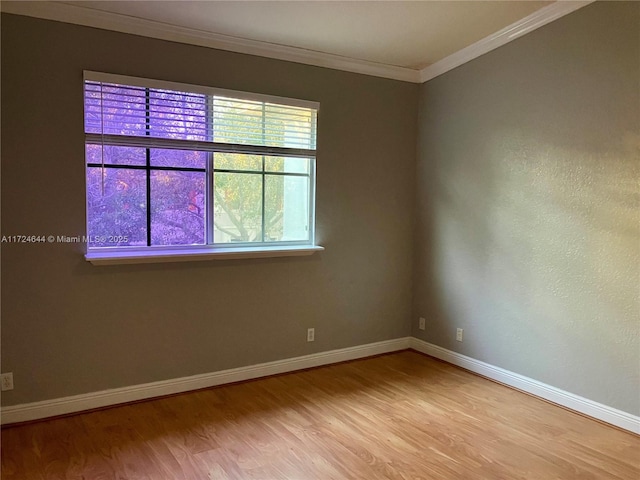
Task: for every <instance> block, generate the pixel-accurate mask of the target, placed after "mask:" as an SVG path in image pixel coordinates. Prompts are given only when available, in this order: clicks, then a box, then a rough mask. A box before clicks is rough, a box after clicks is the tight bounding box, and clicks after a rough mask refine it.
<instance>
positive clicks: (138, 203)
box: [87, 167, 147, 247]
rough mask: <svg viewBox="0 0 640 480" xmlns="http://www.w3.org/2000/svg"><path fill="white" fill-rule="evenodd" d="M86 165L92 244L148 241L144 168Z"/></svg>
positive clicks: (137, 243) (126, 243)
mask: <svg viewBox="0 0 640 480" xmlns="http://www.w3.org/2000/svg"><path fill="white" fill-rule="evenodd" d="M102 172H103V169H102V168H100V167H89V168H87V223H88V226H87V232H88V235H89V236H90V239H89V242H88V246H89V247H114V246H120V245H122V246H124V245H128V246H136V245H143V246H144V245H146V244H147V206H146V201H147V200H146V199H147V193H146V190H147V185H146V174H145V172H144V171H142V170H131V169H127V168H105V169H104V193H103V191H102V190H103V187H102Z"/></svg>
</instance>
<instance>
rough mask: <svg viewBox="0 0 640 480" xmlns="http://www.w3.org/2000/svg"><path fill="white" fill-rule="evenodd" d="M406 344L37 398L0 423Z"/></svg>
mask: <svg viewBox="0 0 640 480" xmlns="http://www.w3.org/2000/svg"><path fill="white" fill-rule="evenodd" d="M407 348H409V337H404V338H396V339H394V340H385V341H382V342H376V343H369V344H367V345H358V346H355V347H348V348H341V349H338V350H330V351H328V352H320V353H313V354H311V355H304V356H301V357H294V358H289V359H285V360H277V361H275V362H267V363H261V364H258V365H250V366H246V367H240V368H232V369H229V370H222V371H219V372H213V373H205V374H202V375H193V376H191V377H183V378H175V379H172V380H164V381H160V382H152V383H145V384H142V385H134V386H131V387H123V388H114V389H111V390H103V391H100V392H93V393H85V394H81V395H74V396H72V397H64V398H56V399H52V400H44V401H41V402H33V403H24V404H21V405H12V406H9V407H3V408H2V409H1V410H0V423H1V424H2V425H7V424H10V423H17V422H27V421H31V420H39V419H42V418H47V417H53V416H57V415H65V414H69V413H75V412H81V411H84V410H91V409H94V408H101V407H108V406H112V405H117V404H120V403H127V402H134V401H138V400H145V399H149V398H154V397H160V396H164V395H171V394H175V393H182V392H188V391H191V390H197V389H200V388H208V387H214V386H217V385H224V384H227V383H234V382H241V381H245V380H252V379H255V378H260V377H266V376H269V375H276V374H279V373H287V372H294V371H296V370H302V369H305V368H312V367H319V366H322V365H329V364H332V363H338V362H344V361H347V360H355V359H358V358H363V357H370V356H372V355H380V354H383V353H390V352H397V351H400V350H406V349H407Z"/></svg>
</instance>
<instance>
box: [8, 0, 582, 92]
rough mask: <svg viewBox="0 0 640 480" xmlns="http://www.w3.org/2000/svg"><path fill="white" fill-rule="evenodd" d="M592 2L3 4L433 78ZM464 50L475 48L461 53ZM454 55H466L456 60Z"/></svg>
mask: <svg viewBox="0 0 640 480" xmlns="http://www.w3.org/2000/svg"><path fill="white" fill-rule="evenodd" d="M586 3H589V2H588V1H578V2H551V1H532V0H530V1H515V0H509V1H486V0H475V1H340V0H338V1H143V0H134V1H66V2H11V1H2V2H1V3H0V8H1V9H2V11H7V12H10V13H18V14H23V15H31V16H38V17H43V18H51V19H54V20H60V21H68V22H70V23H80V24H84V25H90V26H96V27H99V28H108V29H113V30H118V31H126V32H128V33H137V34H141V35H147V36H154V37H158V38H165V39H170V40H176V41H183V42H185V43H196V44H200V45H205V44H206V45H207V46H213V47H215V48H226V49H228V50H234V51H242V52H244V53H254V54H258V55H264V56H272V57H274V58H283V59H289V60H293V61H300V62H302V63H311V64H314V65H322V66H330V67H333V68H341V69H344V70H350V71H361V73H369V74H373V75H379V76H386V77H390V78H399V79H404V80H410V81H420V80H424V79H425V75H424V74H423V75H422V76H421V75H420V71H421V70H428V69H429V68H430V67H435V68H434V69H433V70H434V72H435V73H436V74H439V73H442V72H440V70H442V68H440V67H441V66H442V67H446V69H450V68H454V67H455V66H457V65H459V64H461V63H464V61H468V60H469V59H470V58H475V56H478V55H479V54H482V53H486V51H489V50H491V49H493V48H496V47H497V46H499V45H502V44H504V43H506V42H507V41H510V40H511V39H513V38H514V37H517V36H520V35H521V34H524V33H528V31H530V30H532V29H534V28H537V27H538V26H540V25H542V24H545V23H548V22H549V21H552V20H554V19H555V18H558V17H559V16H562V15H564V14H566V13H569V12H570V11H573V10H575V9H577V8H580V7H581V6H583V5H584V4H586ZM163 31H164V32H163ZM514 32H515V33H514ZM497 40H499V41H497ZM479 47H483V48H479ZM461 51H462V52H467V53H466V54H465V55H464V56H461V55H460V54H459V53H460V52H461ZM456 52H458V54H456ZM470 54H472V55H471V56H470ZM456 55H457V56H458V57H460V58H458V59H456ZM463 57H464V58H463ZM466 57H469V58H466ZM452 59H456V61H455V62H452V61H451V60H452ZM454 63H455V65H454ZM350 64H351V65H352V66H353V68H350ZM445 64H446V65H445ZM367 69H368V70H370V71H367ZM446 69H445V71H446ZM423 73H424V72H423ZM414 74H415V75H414ZM431 76H435V75H431ZM429 77H430V75H427V78H429Z"/></svg>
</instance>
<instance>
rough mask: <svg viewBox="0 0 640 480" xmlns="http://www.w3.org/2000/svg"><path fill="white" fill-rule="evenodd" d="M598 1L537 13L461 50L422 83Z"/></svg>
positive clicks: (426, 71)
mask: <svg viewBox="0 0 640 480" xmlns="http://www.w3.org/2000/svg"><path fill="white" fill-rule="evenodd" d="M594 1H595V0H559V1H557V2H555V3H552V4H551V5H547V6H546V7H543V8H541V9H540V10H538V11H536V12H533V13H532V14H531V15H528V16H526V17H524V18H523V19H521V20H518V21H517V22H515V23H512V24H511V25H509V26H508V27H505V28H503V29H502V30H499V31H497V32H496V33H494V34H493V35H489V36H488V37H485V38H483V39H482V40H479V41H477V42H476V43H473V44H471V45H469V46H468V47H465V48H463V49H462V50H458V51H457V52H456V53H453V54H451V55H449V56H448V57H445V58H443V59H442V60H439V61H437V62H436V63H434V64H431V65H429V66H427V67H425V68H423V69H422V70H421V71H420V83H424V82H426V81H428V80H431V79H432V78H435V77H437V76H439V75H442V74H443V73H445V72H448V71H449V70H453V69H454V68H456V67H459V66H460V65H462V64H464V63H467V62H469V61H471V60H473V59H475V58H478V57H480V56H482V55H484V54H485V53H488V52H490V51H491V50H495V49H496V48H498V47H501V46H502V45H504V44H506V43H509V42H511V41H513V40H515V39H516V38H519V37H522V36H523V35H526V34H527V33H530V32H532V31H534V30H536V29H538V28H540V27H542V26H544V25H546V24H547V23H551V22H553V21H554V20H557V19H559V18H561V17H564V16H565V15H568V14H569V13H571V12H575V11H576V10H578V9H580V8H582V7H584V6H586V5H589V4H590V3H593V2H594Z"/></svg>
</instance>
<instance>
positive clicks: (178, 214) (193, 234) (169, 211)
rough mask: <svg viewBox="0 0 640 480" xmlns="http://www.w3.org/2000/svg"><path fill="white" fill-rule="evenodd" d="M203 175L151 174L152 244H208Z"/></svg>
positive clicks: (178, 173)
mask: <svg viewBox="0 0 640 480" xmlns="http://www.w3.org/2000/svg"><path fill="white" fill-rule="evenodd" d="M205 188H206V176H205V173H203V172H176V171H166V170H161V171H153V172H151V244H152V245H194V244H203V243H205V233H204V232H205V218H206V208H205V194H204V192H205Z"/></svg>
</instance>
